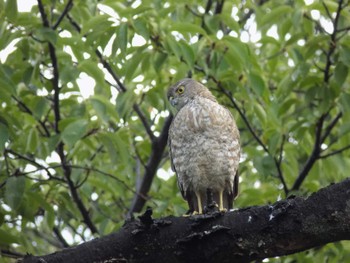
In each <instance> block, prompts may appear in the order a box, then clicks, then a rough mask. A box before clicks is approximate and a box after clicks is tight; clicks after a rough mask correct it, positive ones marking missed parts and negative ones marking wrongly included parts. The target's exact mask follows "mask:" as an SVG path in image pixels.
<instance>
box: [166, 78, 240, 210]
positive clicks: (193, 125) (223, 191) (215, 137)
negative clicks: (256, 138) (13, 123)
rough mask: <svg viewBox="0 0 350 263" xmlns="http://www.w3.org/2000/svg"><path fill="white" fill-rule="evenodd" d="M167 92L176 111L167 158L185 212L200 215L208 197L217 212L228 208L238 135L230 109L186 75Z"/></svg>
mask: <svg viewBox="0 0 350 263" xmlns="http://www.w3.org/2000/svg"><path fill="white" fill-rule="evenodd" d="M167 96H168V100H169V102H170V104H171V105H172V106H173V107H175V108H176V109H177V113H176V115H175V117H174V119H173V121H172V123H171V126H170V129H169V139H168V145H169V148H170V159H171V164H172V168H173V170H174V171H175V173H176V175H177V180H178V185H179V188H180V190H181V194H182V196H183V198H184V199H185V200H186V201H187V202H188V206H189V212H190V213H199V214H202V213H203V211H205V210H204V209H205V205H207V203H208V201H210V200H212V201H215V203H216V204H217V205H218V207H219V210H220V211H227V210H229V209H232V206H233V200H234V198H235V197H236V196H237V194H238V164H239V158H240V143H239V137H240V136H239V131H238V129H237V126H236V123H235V120H234V118H233V117H232V115H231V113H230V111H229V110H228V109H227V108H225V107H224V106H222V105H220V104H219V103H218V102H217V100H216V99H215V97H214V96H213V94H212V93H211V92H210V91H209V89H207V88H206V87H205V86H204V85H202V84H201V83H199V82H197V81H195V80H193V79H189V78H186V79H183V80H180V81H179V82H177V83H176V84H174V85H173V86H171V87H170V88H169V90H168V94H167Z"/></svg>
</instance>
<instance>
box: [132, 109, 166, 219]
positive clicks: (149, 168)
mask: <svg viewBox="0 0 350 263" xmlns="http://www.w3.org/2000/svg"><path fill="white" fill-rule="evenodd" d="M172 119H173V116H172V115H169V116H168V117H167V118H166V119H165V122H164V125H163V129H162V131H161V133H160V135H159V137H158V138H156V139H155V140H154V141H153V142H152V152H151V156H150V157H149V159H148V162H147V164H146V166H145V172H144V174H143V177H142V182H141V184H140V187H139V189H137V194H136V195H135V196H134V200H133V202H132V204H131V207H130V210H129V213H128V216H131V215H132V213H134V212H140V211H141V209H142V208H143V206H144V204H145V202H146V201H147V199H146V198H144V196H147V193H148V192H149V189H150V188H151V184H152V181H153V178H154V176H155V174H156V172H157V168H158V165H159V163H160V162H161V160H162V158H163V152H164V149H165V147H166V145H167V142H168V131H169V127H170V124H171V121H172Z"/></svg>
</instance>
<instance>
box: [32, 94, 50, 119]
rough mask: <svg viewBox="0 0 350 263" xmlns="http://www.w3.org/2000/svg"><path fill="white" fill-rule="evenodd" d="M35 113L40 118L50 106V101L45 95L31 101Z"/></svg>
mask: <svg viewBox="0 0 350 263" xmlns="http://www.w3.org/2000/svg"><path fill="white" fill-rule="evenodd" d="M31 105H32V107H31V108H32V109H33V114H34V116H35V118H36V119H38V120H40V119H41V118H42V117H43V116H44V115H46V113H47V111H48V110H49V108H50V103H49V102H48V100H47V99H46V98H44V97H35V98H33V100H32V101H31Z"/></svg>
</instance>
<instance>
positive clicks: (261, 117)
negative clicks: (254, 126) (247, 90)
mask: <svg viewBox="0 0 350 263" xmlns="http://www.w3.org/2000/svg"><path fill="white" fill-rule="evenodd" d="M254 112H255V114H256V115H257V116H258V118H259V120H260V122H261V124H262V125H264V124H265V122H266V112H265V110H264V108H263V107H262V106H261V105H260V104H259V103H254Z"/></svg>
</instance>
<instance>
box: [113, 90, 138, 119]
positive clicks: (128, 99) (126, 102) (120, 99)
mask: <svg viewBox="0 0 350 263" xmlns="http://www.w3.org/2000/svg"><path fill="white" fill-rule="evenodd" d="M135 99H136V98H135V93H134V92H133V91H132V90H127V91H126V92H122V93H119V94H118V96H117V101H116V104H117V105H116V106H117V112H118V114H119V116H120V117H121V118H125V116H126V115H127V113H130V112H131V111H132V106H133V104H134V102H135Z"/></svg>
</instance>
